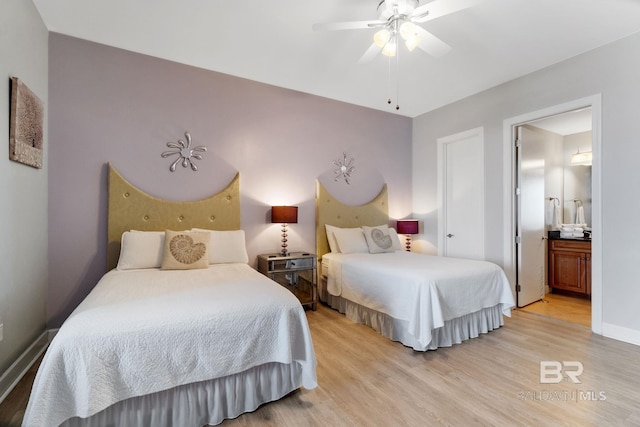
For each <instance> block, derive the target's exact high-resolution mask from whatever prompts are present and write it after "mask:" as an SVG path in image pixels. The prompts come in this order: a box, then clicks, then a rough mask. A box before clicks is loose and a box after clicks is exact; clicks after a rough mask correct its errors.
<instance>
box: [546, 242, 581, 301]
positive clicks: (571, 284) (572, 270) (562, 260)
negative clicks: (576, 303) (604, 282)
mask: <svg viewBox="0 0 640 427" xmlns="http://www.w3.org/2000/svg"><path fill="white" fill-rule="evenodd" d="M548 252H549V287H550V288H551V289H559V290H563V291H570V292H575V293H578V294H583V295H591V241H590V240H562V239H560V240H549V250H548Z"/></svg>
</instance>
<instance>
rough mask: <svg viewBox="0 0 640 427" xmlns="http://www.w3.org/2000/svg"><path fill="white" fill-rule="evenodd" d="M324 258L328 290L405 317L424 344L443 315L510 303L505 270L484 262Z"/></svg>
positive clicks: (506, 309) (409, 255)
mask: <svg viewBox="0 0 640 427" xmlns="http://www.w3.org/2000/svg"><path fill="white" fill-rule="evenodd" d="M325 258H326V261H328V263H329V267H328V277H327V290H328V292H329V293H330V294H331V295H334V296H341V297H342V298H345V299H347V300H349V301H352V302H354V303H357V304H360V305H363V306H365V307H368V308H370V309H373V310H376V311H379V312H382V313H385V314H388V315H389V316H391V317H393V318H395V319H400V320H405V321H407V322H408V324H409V327H408V332H409V333H410V334H411V335H413V336H414V337H415V338H416V340H417V341H418V342H419V343H420V344H421V345H423V346H426V345H427V344H429V343H430V342H431V338H432V330H433V329H436V328H440V327H442V326H443V325H444V322H445V321H447V320H451V319H454V318H457V317H461V316H463V315H466V314H470V313H475V312H477V311H480V310H482V309H483V308H489V307H494V306H496V305H498V304H502V312H503V314H505V315H507V316H510V315H511V308H512V307H513V306H514V305H515V302H514V299H513V294H512V293H511V287H510V286H509V281H508V280H507V277H506V275H505V274H504V271H503V270H502V269H501V268H500V267H499V266H497V265H496V264H493V263H490V262H486V261H473V260H466V259H457V258H447V257H438V256H431V255H425V254H418V253H414V252H401V251H397V252H391V253H382V254H368V253H352V254H334V253H329V254H326V255H324V256H323V262H325Z"/></svg>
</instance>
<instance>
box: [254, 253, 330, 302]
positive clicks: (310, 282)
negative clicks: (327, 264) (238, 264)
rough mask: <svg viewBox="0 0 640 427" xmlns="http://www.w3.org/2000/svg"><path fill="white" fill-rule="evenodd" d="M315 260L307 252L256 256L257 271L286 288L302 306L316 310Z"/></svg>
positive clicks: (314, 257)
mask: <svg viewBox="0 0 640 427" xmlns="http://www.w3.org/2000/svg"><path fill="white" fill-rule="evenodd" d="M316 263H317V258H316V256H315V255H314V254H311V253H307V252H293V253H290V254H289V255H286V256H283V255H281V254H262V255H258V271H259V272H260V273H262V274H264V275H265V276H267V277H269V278H270V279H271V280H273V281H274V282H276V283H278V284H279V285H281V286H283V287H285V288H287V289H288V290H289V291H290V292H291V293H292V294H294V295H295V296H296V297H297V298H298V300H299V301H300V303H301V304H302V305H310V306H311V308H312V309H313V310H315V309H316V303H317V298H318V297H317V295H318V288H317V286H318V284H317V268H316Z"/></svg>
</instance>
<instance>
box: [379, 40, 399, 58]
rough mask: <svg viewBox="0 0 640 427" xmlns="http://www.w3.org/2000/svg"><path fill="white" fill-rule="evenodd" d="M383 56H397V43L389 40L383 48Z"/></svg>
mask: <svg viewBox="0 0 640 427" xmlns="http://www.w3.org/2000/svg"><path fill="white" fill-rule="evenodd" d="M382 54H383V55H384V56H396V41H395V40H389V41H388V42H387V44H385V45H384V47H383V48H382Z"/></svg>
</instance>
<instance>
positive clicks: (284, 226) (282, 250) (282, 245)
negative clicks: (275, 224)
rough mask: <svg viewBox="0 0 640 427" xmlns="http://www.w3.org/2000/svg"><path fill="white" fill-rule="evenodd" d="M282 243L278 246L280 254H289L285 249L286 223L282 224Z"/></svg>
mask: <svg viewBox="0 0 640 427" xmlns="http://www.w3.org/2000/svg"><path fill="white" fill-rule="evenodd" d="M281 242H282V244H281V245H280V247H281V248H282V249H280V256H289V251H287V224H285V223H283V224H282V240H281Z"/></svg>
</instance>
